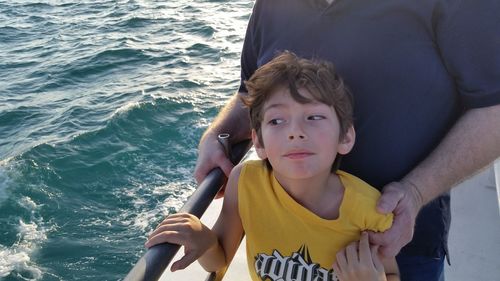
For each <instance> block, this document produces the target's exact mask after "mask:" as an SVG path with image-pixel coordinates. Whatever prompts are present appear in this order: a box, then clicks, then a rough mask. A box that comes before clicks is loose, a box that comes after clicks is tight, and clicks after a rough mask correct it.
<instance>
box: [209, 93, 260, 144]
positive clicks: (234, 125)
mask: <svg viewBox="0 0 500 281" xmlns="http://www.w3.org/2000/svg"><path fill="white" fill-rule="evenodd" d="M240 95H241V93H237V94H235V95H233V96H232V97H231V98H230V99H229V101H228V103H227V104H226V105H225V106H224V108H222V110H221V111H220V112H219V114H218V115H217V117H216V118H215V120H214V121H213V122H212V124H211V125H210V127H208V129H207V130H206V131H205V132H204V133H203V136H202V138H201V141H203V139H204V138H205V137H206V136H207V135H211V134H220V133H229V134H230V135H231V141H232V142H233V143H236V142H239V141H242V140H246V139H250V138H251V134H250V131H251V130H250V116H249V113H248V109H247V108H246V107H245V106H244V105H243V103H242V102H241V100H240Z"/></svg>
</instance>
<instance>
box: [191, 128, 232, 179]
mask: <svg viewBox="0 0 500 281" xmlns="http://www.w3.org/2000/svg"><path fill="white" fill-rule="evenodd" d="M217 167H220V168H221V169H222V171H223V172H224V174H225V175H226V177H228V176H229V174H230V173H231V170H232V169H233V168H234V165H233V163H231V161H230V160H229V158H228V157H227V156H226V154H225V152H224V148H223V147H222V145H221V144H220V143H219V141H218V140H217V135H216V134H211V133H207V134H205V135H204V136H203V138H202V139H201V141H200V145H199V146H198V160H197V161H196V167H195V168H194V177H195V179H196V182H197V183H198V184H199V183H201V182H202V181H203V179H204V178H205V177H206V176H207V175H208V173H209V172H210V171H211V170H212V169H214V168H217Z"/></svg>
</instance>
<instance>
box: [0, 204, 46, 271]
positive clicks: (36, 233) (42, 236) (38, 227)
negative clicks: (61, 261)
mask: <svg viewBox="0 0 500 281" xmlns="http://www.w3.org/2000/svg"><path fill="white" fill-rule="evenodd" d="M16 205H17V206H19V207H20V208H21V209H24V210H25V211H27V212H29V213H31V214H32V215H31V218H29V219H28V221H25V220H23V219H21V218H19V220H18V223H17V226H16V231H17V234H16V240H15V242H14V243H13V244H12V245H11V246H4V245H1V244H0V277H6V276H9V275H11V274H13V275H14V276H18V277H21V278H22V279H27V280H40V279H41V278H42V276H43V274H42V269H41V268H40V266H38V265H37V264H36V263H35V262H33V261H32V256H33V255H34V254H35V253H36V252H37V250H38V249H39V247H40V245H41V244H43V243H44V241H46V240H47V233H48V232H50V231H51V228H50V227H46V226H45V223H44V221H43V219H42V218H41V217H39V216H38V215H37V210H38V208H39V207H40V206H39V205H37V204H36V203H35V202H34V201H33V200H32V199H31V198H29V197H26V196H25V197H22V198H21V199H19V200H18V202H17V204H16Z"/></svg>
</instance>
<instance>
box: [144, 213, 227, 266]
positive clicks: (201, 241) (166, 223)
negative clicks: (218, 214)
mask: <svg viewBox="0 0 500 281" xmlns="http://www.w3.org/2000/svg"><path fill="white" fill-rule="evenodd" d="M166 242H168V243H172V244H177V245H182V246H184V256H183V257H182V258H181V259H180V260H178V261H176V262H174V263H173V264H172V267H171V270H172V271H176V270H179V269H184V268H186V267H187V266H188V265H190V264H191V263H193V262H194V261H195V260H197V259H198V258H199V257H201V256H202V255H203V254H204V253H205V252H206V251H207V250H209V249H210V248H212V247H215V246H217V243H218V242H217V236H216V235H215V233H213V232H212V231H211V230H210V229H209V228H208V227H206V226H205V225H204V224H203V223H201V221H200V220H199V219H198V218H197V217H195V216H193V215H191V214H187V213H178V214H173V215H171V216H168V217H167V218H166V219H165V220H163V221H162V222H161V223H160V224H159V225H158V227H157V228H156V229H155V230H154V231H153V232H152V233H151V234H150V235H149V238H148V241H147V242H146V244H145V246H146V247H147V248H150V247H153V246H154V245H157V244H161V243H166Z"/></svg>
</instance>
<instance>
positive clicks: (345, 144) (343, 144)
mask: <svg viewBox="0 0 500 281" xmlns="http://www.w3.org/2000/svg"><path fill="white" fill-rule="evenodd" d="M355 140H356V132H355V131H354V127H353V126H350V127H349V129H348V130H347V132H346V134H345V135H344V137H343V138H342V140H341V141H340V142H339V146H338V148H337V152H338V153H339V154H342V155H344V154H347V153H349V152H350V151H351V149H352V147H353V146H354V142H355Z"/></svg>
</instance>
